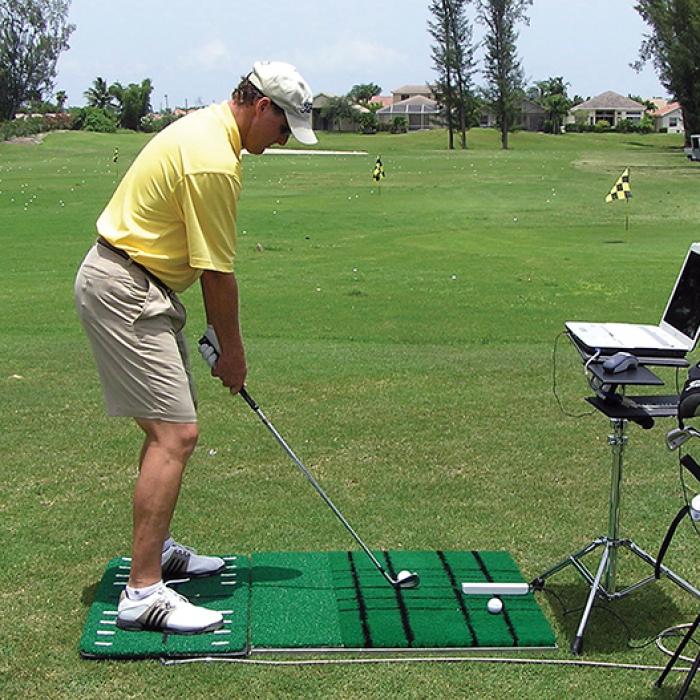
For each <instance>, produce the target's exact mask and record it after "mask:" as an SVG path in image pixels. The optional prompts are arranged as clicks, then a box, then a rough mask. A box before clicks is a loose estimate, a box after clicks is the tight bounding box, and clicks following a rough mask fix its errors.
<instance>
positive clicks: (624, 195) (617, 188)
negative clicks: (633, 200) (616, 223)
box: [605, 168, 632, 202]
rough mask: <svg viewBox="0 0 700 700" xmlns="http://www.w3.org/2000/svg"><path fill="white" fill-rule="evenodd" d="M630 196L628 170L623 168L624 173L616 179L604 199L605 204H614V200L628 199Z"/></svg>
mask: <svg viewBox="0 0 700 700" xmlns="http://www.w3.org/2000/svg"><path fill="white" fill-rule="evenodd" d="M631 196H632V192H631V190H630V169H629V168H625V172H623V173H622V175H620V177H619V178H617V182H616V183H615V184H614V185H613V188H612V189H611V190H610V192H609V193H608V196H607V197H606V198H605V201H606V202H614V201H615V200H616V199H629V198H630V197H631Z"/></svg>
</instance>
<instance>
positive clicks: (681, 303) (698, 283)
mask: <svg viewBox="0 0 700 700" xmlns="http://www.w3.org/2000/svg"><path fill="white" fill-rule="evenodd" d="M663 320H664V321H665V322H666V323H668V324H669V325H671V326H673V327H674V328H675V329H676V330H677V331H680V332H681V333H683V335H687V336H688V337H689V338H693V339H694V338H695V336H696V335H697V332H698V328H699V327H700V254H698V253H696V252H695V251H693V250H691V251H690V253H689V254H688V259H687V261H686V263H685V265H684V266H683V272H682V274H681V276H680V277H679V278H678V284H677V285H676V288H675V289H674V291H673V296H672V297H671V300H670V301H669V304H668V306H667V307H666V312H665V313H664V318H663Z"/></svg>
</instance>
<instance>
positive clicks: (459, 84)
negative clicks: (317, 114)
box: [428, 0, 700, 148]
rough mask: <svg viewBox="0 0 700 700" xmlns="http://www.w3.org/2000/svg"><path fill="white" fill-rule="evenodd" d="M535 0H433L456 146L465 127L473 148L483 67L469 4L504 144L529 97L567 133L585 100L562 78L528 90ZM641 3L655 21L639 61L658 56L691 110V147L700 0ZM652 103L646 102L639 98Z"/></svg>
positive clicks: (441, 90) (699, 72)
mask: <svg viewBox="0 0 700 700" xmlns="http://www.w3.org/2000/svg"><path fill="white" fill-rule="evenodd" d="M532 2H533V0H430V5H429V9H430V13H431V15H432V19H430V20H429V21H428V31H429V33H430V35H431V36H432V37H433V39H434V41H435V43H434V44H433V45H432V47H431V50H432V51H431V57H432V60H433V66H434V68H435V70H436V72H437V75H438V80H437V83H436V84H437V93H438V94H437V96H438V100H439V102H440V103H441V104H442V106H443V108H444V112H445V117H446V121H447V128H448V145H449V148H454V137H453V132H454V130H455V128H456V127H457V128H459V131H460V134H461V145H462V148H466V146H467V139H466V129H467V128H468V126H469V125H470V122H473V116H474V114H473V110H474V109H476V101H475V91H474V89H473V87H472V78H473V76H474V74H475V72H476V63H475V60H474V50H475V44H474V42H473V28H472V25H471V23H470V22H469V20H468V19H467V7H468V6H470V5H473V7H474V9H475V12H476V21H477V22H479V23H480V24H482V25H484V27H485V36H484V39H483V47H484V53H485V55H484V68H483V76H484V79H485V81H486V87H485V88H483V89H482V90H481V94H482V96H483V97H484V98H485V99H486V102H487V104H488V105H489V106H490V108H491V110H492V111H493V112H494V114H495V115H496V121H497V124H498V126H499V128H500V131H501V145H502V147H503V148H508V131H509V129H510V128H511V127H512V125H513V123H514V119H515V117H516V114H517V112H518V111H519V106H520V102H521V100H522V97H523V96H525V95H527V96H528V97H530V99H534V100H535V101H537V102H539V103H540V104H541V105H543V106H544V107H545V108H546V109H547V111H548V112H549V122H550V126H551V131H552V133H559V132H560V126H561V123H562V120H563V117H564V115H565V114H566V112H567V111H568V110H569V109H570V108H571V106H572V105H573V104H576V102H577V100H576V98H574V100H569V98H568V96H567V94H566V87H567V84H566V83H565V82H564V80H563V78H561V77H555V78H549V79H548V80H545V81H541V82H538V83H536V85H535V87H534V88H533V89H531V90H529V91H528V92H527V93H526V92H525V90H524V84H523V82H524V77H523V68H522V63H521V62H520V60H519V58H518V55H517V47H516V42H517V38H518V32H517V26H518V24H519V23H524V24H529V18H528V16H527V9H528V7H530V6H531V5H532ZM635 9H636V10H637V12H638V13H639V14H640V16H641V17H642V19H643V20H644V21H645V22H646V23H647V24H648V25H649V28H650V32H649V33H648V34H646V35H645V37H644V41H643V42H642V46H641V48H640V52H639V60H638V61H637V62H636V63H634V64H632V65H633V66H634V67H635V68H636V69H637V70H640V69H641V68H642V66H644V64H645V63H647V62H649V61H652V62H653V64H654V66H655V68H656V70H657V72H658V75H659V79H660V81H661V84H662V85H663V86H664V87H665V88H666V90H668V92H669V94H670V95H671V96H672V97H673V99H675V100H677V101H678V102H679V103H680V105H681V109H682V111H683V120H684V124H685V130H686V131H685V138H686V145H688V144H689V141H690V134H692V133H700V59H699V58H698V57H699V56H700V1H699V0H637V3H636V5H635ZM638 101H641V102H644V100H638Z"/></svg>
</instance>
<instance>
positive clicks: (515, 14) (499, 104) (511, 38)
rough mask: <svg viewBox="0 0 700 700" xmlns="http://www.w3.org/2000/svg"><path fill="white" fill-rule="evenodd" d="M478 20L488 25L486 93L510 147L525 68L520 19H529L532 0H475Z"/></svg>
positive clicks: (502, 134) (505, 146)
mask: <svg viewBox="0 0 700 700" xmlns="http://www.w3.org/2000/svg"><path fill="white" fill-rule="evenodd" d="M474 3H475V5H476V10H477V21H479V22H481V23H482V24H483V25H485V27H486V37H485V39H484V46H485V48H486V57H485V59H484V62H485V65H484V77H485V78H486V83H487V87H486V97H487V100H488V102H489V103H490V106H491V108H492V109H493V110H494V112H495V114H496V121H497V123H498V126H499V128H500V131H501V147H502V148H504V149H507V148H508V131H509V129H510V128H511V127H512V126H513V123H514V121H515V116H516V114H517V111H518V109H519V107H520V103H521V100H522V96H523V87H524V76H523V68H522V65H521V63H520V61H519V60H518V56H517V47H516V42H517V40H518V32H517V31H516V29H515V26H516V24H517V23H518V22H524V23H525V24H528V23H529V19H528V17H527V15H526V14H525V12H526V9H527V8H528V7H529V6H530V5H532V0H474Z"/></svg>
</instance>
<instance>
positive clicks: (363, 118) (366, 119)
mask: <svg viewBox="0 0 700 700" xmlns="http://www.w3.org/2000/svg"><path fill="white" fill-rule="evenodd" d="M358 121H359V122H360V129H361V130H362V133H363V134H376V133H377V128H378V126H379V122H378V120H377V115H376V114H375V113H374V112H366V113H362V114H360V115H359V117H358Z"/></svg>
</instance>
